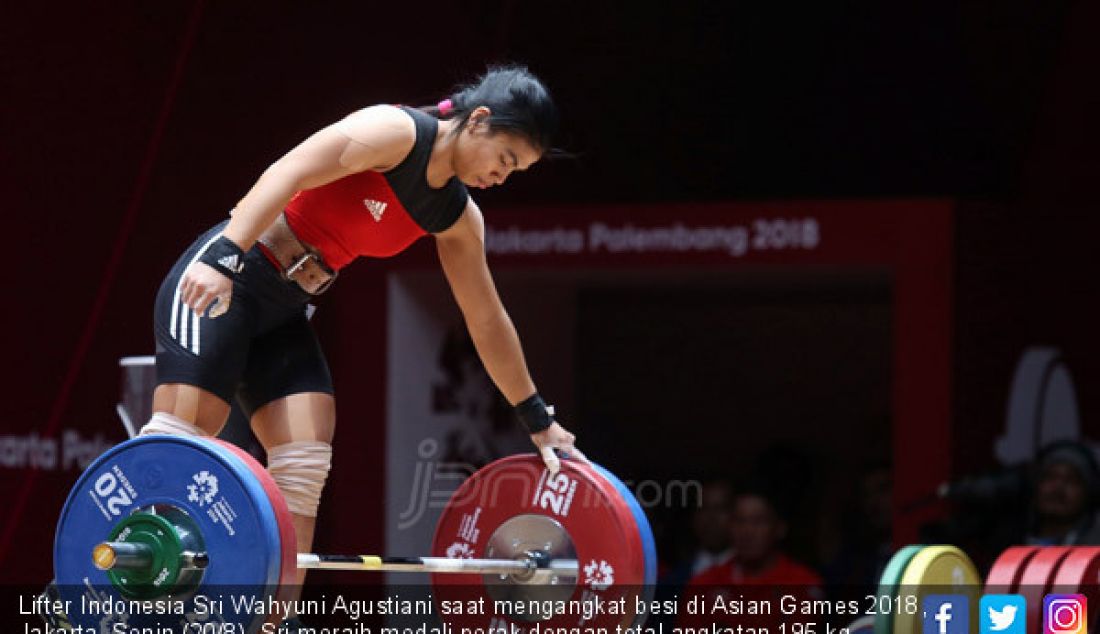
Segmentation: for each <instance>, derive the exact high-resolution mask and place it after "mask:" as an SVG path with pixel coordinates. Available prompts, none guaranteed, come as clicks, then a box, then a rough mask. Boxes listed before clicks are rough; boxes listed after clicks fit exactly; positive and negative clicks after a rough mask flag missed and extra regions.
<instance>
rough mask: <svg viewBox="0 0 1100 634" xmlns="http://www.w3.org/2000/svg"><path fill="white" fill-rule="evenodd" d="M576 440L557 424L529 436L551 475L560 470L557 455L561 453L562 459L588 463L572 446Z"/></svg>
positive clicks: (578, 450) (559, 461)
mask: <svg viewBox="0 0 1100 634" xmlns="http://www.w3.org/2000/svg"><path fill="white" fill-rule="evenodd" d="M576 440H577V437H576V436H574V435H573V434H571V433H569V432H568V431H566V429H565V428H564V427H562V426H561V425H559V424H558V423H557V422H554V423H553V424H551V425H550V426H549V427H547V428H546V429H544V430H542V431H540V432H538V433H537V434H531V442H533V443H535V446H536V447H538V448H539V454H540V455H541V456H542V461H543V462H544V463H546V468H547V469H549V470H550V473H551V474H556V473H557V472H558V470H559V469H561V460H560V459H559V458H558V453H561V457H562V458H572V459H575V460H580V461H581V462H584V463H587V462H588V458H586V457H585V455H584V454H583V453H581V450H580V449H577V447H576V445H574V444H573V443H574V442H575V441H576Z"/></svg>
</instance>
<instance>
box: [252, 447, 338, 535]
mask: <svg viewBox="0 0 1100 634" xmlns="http://www.w3.org/2000/svg"><path fill="white" fill-rule="evenodd" d="M331 468H332V446H331V445H329V444H328V443H326V442H321V441H317V440H300V441H296V442H289V443H287V444H285V445H279V446H277V447H272V448H270V449H268V450H267V470H268V472H270V473H271V477H272V478H273V479H274V480H275V484H276V485H278V487H279V491H281V492H282V494H283V497H285V498H286V505H287V506H288V507H290V512H291V513H294V514H295V515H304V516H305V517H317V506H318V505H319V504H320V503H321V491H322V490H323V489H324V488H325V480H326V479H328V472H329V469H331Z"/></svg>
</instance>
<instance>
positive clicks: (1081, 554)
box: [1050, 546, 1100, 623]
mask: <svg viewBox="0 0 1100 634" xmlns="http://www.w3.org/2000/svg"><path fill="white" fill-rule="evenodd" d="M1050 592H1051V593H1052V594H1083V595H1085V597H1086V598H1088V605H1089V622H1090V623H1096V622H1098V620H1100V547H1095V546H1077V547H1075V548H1074V549H1073V551H1071V552H1070V554H1068V555H1066V558H1065V559H1063V560H1062V565H1061V566H1058V572H1056V573H1054V583H1053V584H1051V586H1050Z"/></svg>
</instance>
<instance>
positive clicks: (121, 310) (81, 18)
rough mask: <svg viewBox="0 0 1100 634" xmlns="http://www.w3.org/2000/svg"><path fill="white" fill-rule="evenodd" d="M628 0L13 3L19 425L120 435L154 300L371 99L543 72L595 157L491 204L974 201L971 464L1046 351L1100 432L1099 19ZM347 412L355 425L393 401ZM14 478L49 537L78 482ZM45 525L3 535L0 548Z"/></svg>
mask: <svg viewBox="0 0 1100 634" xmlns="http://www.w3.org/2000/svg"><path fill="white" fill-rule="evenodd" d="M625 6H626V5H618V4H612V3H606V4H604V3H565V4H555V5H553V6H551V5H547V4H545V3H521V2H508V1H484V2H456V3H441V4H439V5H434V4H411V3H391V4H389V5H385V6H382V5H379V4H377V3H345V4H336V3H328V4H315V3H289V2H288V3H281V2H280V3H259V2H253V3H214V2H201V1H199V2H183V1H176V2H171V1H169V2H157V3H146V2H129V3H126V2H123V3H112V4H111V5H110V6H108V7H105V6H102V5H75V6H65V7H61V6H58V5H53V4H49V3H47V4H37V5H23V6H21V7H20V8H19V9H18V10H17V11H16V10H11V11H9V15H8V16H6V18H5V20H4V21H3V24H2V25H0V82H2V84H0V94H3V95H4V103H3V106H2V108H0V112H2V119H0V139H2V142H0V174H2V175H3V176H2V178H3V179H4V182H5V183H6V185H7V187H6V190H7V198H6V201H5V205H4V211H5V213H4V218H5V228H6V233H7V235H6V239H5V247H6V248H5V252H4V258H5V261H6V263H7V265H6V267H5V268H6V272H7V273H8V275H7V276H6V280H7V282H8V285H7V287H6V288H7V295H8V298H9V300H8V310H6V311H5V317H4V327H3V332H4V333H5V334H4V347H5V351H6V353H7V354H6V355H5V357H6V363H5V364H4V370H3V372H4V377H5V383H4V385H5V390H4V393H5V396H4V399H3V405H2V414H0V415H2V416H3V423H2V429H3V431H4V432H5V433H18V434H26V433H30V432H32V431H33V432H36V433H38V434H40V435H43V436H48V435H50V434H53V433H56V432H57V430H58V429H61V428H64V427H77V428H81V429H85V430H88V431H87V433H88V434H89V435H90V434H91V433H93V431H94V430H97V429H102V430H107V431H106V432H104V433H105V435H106V436H107V437H108V440H117V439H119V438H121V428H120V427H118V425H117V423H116V422H115V419H114V414H113V406H114V403H115V402H116V401H117V399H118V374H117V373H116V372H115V371H114V370H113V369H114V368H115V367H116V362H117V358H118V357H119V356H120V355H122V354H141V353H147V352H149V351H150V350H151V348H152V339H151V332H150V328H149V325H150V318H151V310H150V308H151V305H152V298H153V295H154V293H155V291H156V287H157V284H158V283H159V280H160V278H161V276H162V275H163V273H164V271H166V270H167V268H168V267H169V266H170V264H171V262H172V261H173V260H174V259H175V258H176V256H177V254H178V253H179V252H180V250H181V249H182V248H183V247H184V246H185V245H186V244H187V243H188V242H190V240H191V239H193V237H194V236H195V235H196V234H197V233H199V232H200V231H201V230H202V229H203V228H205V227H207V226H209V225H210V224H212V223H213V222H215V221H217V220H218V219H220V218H221V217H223V216H224V214H225V212H226V211H227V210H228V209H229V208H230V207H231V206H232V205H233V203H234V202H235V201H236V200H237V198H238V197H239V196H241V195H242V194H243V193H244V192H245V191H246V190H247V189H248V187H249V186H250V185H251V183H252V182H253V180H254V179H255V177H256V175H257V174H259V172H260V171H261V170H262V169H263V167H264V166H266V165H267V164H268V163H270V162H271V161H273V160H275V159H276V158H277V157H278V156H279V155H280V154H281V153H282V152H284V151H285V150H286V149H287V148H288V147H290V146H291V145H293V144H294V143H296V142H297V141H298V140H300V139H302V138H303V137H305V136H306V135H307V134H309V133H310V132H311V131H313V130H314V129H316V128H318V127H320V126H322V125H324V124H326V123H328V122H331V121H333V120H334V119H336V118H339V117H341V116H342V115H344V114H345V113H347V112H349V111H351V110H354V109H356V108H359V107H361V106H364V105H367V104H371V103H376V102H404V103H414V104H419V103H426V102H434V101H435V100H437V99H438V98H440V97H442V96H443V95H444V94H445V91H446V89H447V88H448V87H449V86H451V85H453V84H454V83H455V82H456V81H459V80H462V79H465V78H468V77H470V76H471V74H473V73H476V72H478V71H480V70H482V69H483V68H484V65H485V63H486V62H489V61H498V60H500V61H503V60H518V61H522V62H526V63H528V64H530V66H531V67H532V69H533V70H535V71H536V72H537V73H539V74H540V75H541V76H542V77H543V78H544V79H545V81H546V82H547V83H548V84H549V86H550V87H551V88H552V90H553V91H554V93H555V95H556V96H557V99H558V100H559V102H560V105H561V107H562V110H563V112H564V116H565V130H566V131H567V133H566V135H565V137H564V139H563V144H564V145H565V146H566V147H568V148H569V149H571V150H574V151H576V152H577V153H578V154H579V158H578V159H576V160H573V161H566V162H558V163H551V164H547V165H540V166H539V167H538V169H535V170H533V171H532V173H531V174H529V175H527V174H525V175H522V176H519V177H517V178H516V179H515V181H514V182H512V183H510V184H509V186H508V187H506V188H504V189H502V190H500V191H492V192H488V193H486V194H485V195H483V196H480V197H479V201H480V202H481V204H482V207H483V208H485V209H486V210H487V212H488V213H489V214H491V213H492V209H493V208H494V207H495V206H510V207H514V206H522V205H526V204H534V203H563V204H571V203H581V202H583V203H590V202H602V201H617V202H621V201H627V202H630V201H653V200H687V201H691V200H725V199H772V198H779V199H782V198H832V197H841V196H842V197H854V198H861V197H910V196H946V197H954V198H957V199H958V200H959V201H960V203H959V210H958V213H957V214H956V218H957V220H956V223H957V224H956V228H955V234H956V253H955V256H956V257H955V261H956V308H957V314H956V325H957V332H956V344H955V350H956V354H955V358H956V361H955V365H956V373H955V414H956V423H957V427H956V429H957V431H956V436H957V439H958V442H957V443H956V448H955V451H956V453H957V454H958V455H959V458H960V459H958V460H956V461H955V462H956V464H957V465H959V469H960V470H964V469H965V468H966V467H968V466H970V464H973V465H974V466H988V464H989V463H990V462H991V456H990V454H989V449H988V447H989V442H990V438H991V436H992V434H994V433H995V431H996V430H997V429H998V428H999V426H1000V421H1001V418H1003V406H1004V398H1005V393H1006V392H1005V390H1006V386H1007V383H1008V381H1009V380H1010V378H1011V372H1012V367H1013V365H1014V363H1015V360H1016V358H1017V356H1018V354H1019V352H1020V350H1021V349H1022V347H1023V346H1026V345H1030V344H1032V343H1050V344H1053V345H1058V346H1060V347H1062V348H1063V349H1064V350H1065V352H1066V355H1067V361H1068V364H1069V365H1070V367H1071V369H1072V370H1073V372H1074V376H1075V379H1076V380H1077V382H1078V385H1079V387H1080V393H1079V399H1080V404H1081V409H1082V413H1083V417H1084V419H1085V422H1086V426H1087V427H1089V428H1094V427H1095V425H1094V418H1095V414H1094V412H1096V411H1097V408H1098V406H1100V403H1098V402H1097V399H1098V398H1100V397H1098V396H1097V390H1096V389H1095V386H1096V385H1097V383H1098V381H1100V362H1098V361H1097V359H1100V341H1098V338H1097V337H1096V336H1095V335H1094V333H1093V324H1094V323H1095V318H1094V317H1093V315H1092V314H1091V313H1089V312H1088V310H1087V309H1086V306H1088V305H1089V304H1088V300H1089V299H1091V297H1090V296H1091V295H1092V294H1094V289H1095V288H1096V286H1095V281H1094V273H1095V271H1096V264H1097V257H1096V251H1097V249H1096V244H1095V241H1096V235H1098V232H1097V230H1098V229H1100V223H1098V222H1097V220H1096V218H1095V214H1096V209H1095V207H1096V204H1095V202H1094V196H1095V195H1094V191H1095V186H1094V183H1095V182H1096V178H1097V176H1098V173H1097V172H1098V170H1097V147H1098V144H1100V134H1098V130H1097V124H1096V119H1095V113H1096V111H1097V108H1096V106H1097V105H1100V104H1098V103H1097V102H1098V94H1097V91H1098V89H1097V87H1096V84H1095V81H1094V76H1093V73H1092V68H1091V60H1095V59H1096V58H1097V53H1098V52H1100V51H1097V44H1095V42H1096V41H1097V38H1095V34H1096V32H1097V26H1098V16H1097V12H1098V11H1097V8H1096V6H1095V4H1094V3H1089V2H1087V1H1085V0H1077V1H1071V0H1060V1H1055V2H1037V1H1036V2H1027V1H1024V0H1010V1H1008V2H994V1H977V2H970V3H965V4H963V5H961V6H960V5H959V3H954V2H932V3H919V6H901V5H898V4H897V3H876V2H862V3H861V2H855V3H847V4H845V5H843V6H838V5H835V4H829V3H809V2H807V3H800V4H795V5H792V4H789V3H758V2H711V1H699V2H683V3H668V4H663V3H662V4H646V3H636V4H634V5H631V6H630V7H629V9H626V8H625ZM563 213H565V212H563ZM355 268H356V267H353V270H351V271H349V273H348V275H347V277H346V279H348V280H351V281H346V282H344V283H343V284H342V286H343V288H337V289H335V290H334V291H333V293H332V294H331V295H330V296H329V297H326V298H325V299H324V300H323V304H324V307H325V311H322V312H321V313H319V316H318V323H317V325H318V328H319V330H320V331H321V334H322V338H329V339H333V338H335V336H336V335H340V336H341V337H343V338H344V339H343V341H345V342H347V341H349V339H348V338H349V337H353V335H354V332H355V330H356V329H357V328H370V327H377V326H378V325H380V324H381V323H382V317H381V315H380V314H376V313H375V312H374V311H373V310H372V309H373V308H374V306H373V304H371V300H370V298H371V297H372V296H373V297H378V296H380V295H381V292H382V290H381V289H382V286H381V285H382V282H381V280H380V278H378V277H377V276H376V275H375V274H374V273H372V272H370V271H365V270H363V269H368V268H370V267H368V266H365V265H364V266H361V267H357V268H358V269H360V270H354V269H355ZM349 289H354V293H352V292H351V291H350V290H349ZM372 293H376V294H375V295H372ZM372 345H373V344H370V343H369V342H368V343H364V344H362V345H357V344H355V343H354V341H353V340H352V343H350V344H347V345H344V346H341V347H340V348H339V349H332V350H331V352H330V360H331V362H332V364H333V368H334V373H335V374H336V376H337V380H338V382H339V381H341V380H343V381H350V380H351V378H350V377H353V376H355V375H354V372H355V371H356V368H357V367H358V366H359V364H360V363H361V361H362V356H363V355H377V354H381V353H382V351H381V350H379V349H376V348H372V347H371V346H372ZM342 376H343V377H348V378H344V379H341V378H340V377H342ZM338 389H339V383H338ZM349 396H350V398H349V399H346V400H345V401H343V404H342V407H345V408H347V410H346V411H350V412H353V416H356V417H358V416H360V415H363V416H368V415H374V414H377V413H378V412H379V411H380V410H379V409H378V407H379V406H378V405H377V404H370V403H362V402H356V401H355V397H354V395H353V394H351V395H349ZM379 420H380V419H379ZM365 451H366V452H367V454H366V455H367V457H368V459H382V456H381V455H380V454H379V453H377V449H371V448H368V449H365ZM372 452H373V453H372ZM0 475H2V479H0V484H2V487H3V492H4V493H3V494H4V496H5V497H7V498H8V499H13V500H17V501H18V503H17V504H16V505H15V506H14V507H13V513H14V512H16V511H18V513H19V517H31V518H36V520H35V521H36V522H37V521H38V519H37V518H42V519H41V522H42V523H43V524H44V525H47V526H49V525H52V518H54V517H56V513H57V509H56V504H54V503H53V502H52V501H50V502H49V503H46V502H45V501H44V500H46V498H44V497H42V496H36V495H34V494H33V492H34V491H35V490H36V488H37V487H55V488H60V489H67V488H68V487H69V486H71V483H72V480H73V479H74V478H75V477H76V473H75V472H74V471H68V472H56V473H41V474H33V475H32V476H30V477H29V479H28V477H26V476H25V474H24V473H22V472H18V471H10V470H5V471H3V472H0ZM9 496H10V497H9ZM8 518H9V516H8V515H7V513H5V520H8ZM30 530H32V528H31V527H30V526H29V525H19V526H15V527H14V528H13V523H12V522H7V527H6V528H5V532H4V534H3V535H2V536H0V560H3V559H4V557H5V554H6V553H8V552H10V549H11V547H12V544H13V543H15V542H14V540H16V539H17V538H18V537H19V536H20V535H26V534H27V531H30ZM35 530H37V529H35ZM370 531H371V529H370V528H369V527H368V529H367V534H366V537H367V538H368V539H369V538H371V537H372V534H371V532H370ZM374 536H376V534H375V535H374ZM39 572H41V574H38V573H39ZM28 574H31V575H32V576H35V577H39V576H42V575H44V574H45V572H44V571H31V572H30V573H28Z"/></svg>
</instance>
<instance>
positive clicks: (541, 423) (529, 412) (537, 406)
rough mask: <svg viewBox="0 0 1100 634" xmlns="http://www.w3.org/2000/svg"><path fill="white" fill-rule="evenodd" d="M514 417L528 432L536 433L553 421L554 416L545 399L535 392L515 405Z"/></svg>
mask: <svg viewBox="0 0 1100 634" xmlns="http://www.w3.org/2000/svg"><path fill="white" fill-rule="evenodd" d="M516 418H518V419H519V422H520V423H521V424H522V425H523V426H524V427H526V428H527V431H528V433H532V434H537V433H538V432H540V431H542V430H544V429H546V428H547V427H549V426H550V425H552V424H553V423H554V417H553V416H552V415H551V414H550V409H549V407H548V406H547V405H546V401H544V400H542V397H541V396H539V395H538V393H537V392H536V393H535V394H534V395H532V396H531V397H530V398H528V399H527V400H525V401H523V402H522V403H520V404H518V405H516Z"/></svg>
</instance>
